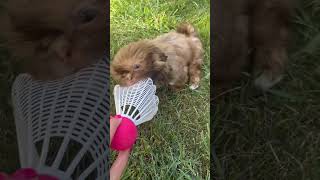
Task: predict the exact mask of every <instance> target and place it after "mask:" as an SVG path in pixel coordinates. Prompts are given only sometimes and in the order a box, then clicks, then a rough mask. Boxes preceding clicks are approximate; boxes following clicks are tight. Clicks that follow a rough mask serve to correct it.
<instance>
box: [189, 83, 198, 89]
mask: <svg viewBox="0 0 320 180" xmlns="http://www.w3.org/2000/svg"><path fill="white" fill-rule="evenodd" d="M198 88H199V84H191V85H190V86H189V89H191V90H196V89H198Z"/></svg>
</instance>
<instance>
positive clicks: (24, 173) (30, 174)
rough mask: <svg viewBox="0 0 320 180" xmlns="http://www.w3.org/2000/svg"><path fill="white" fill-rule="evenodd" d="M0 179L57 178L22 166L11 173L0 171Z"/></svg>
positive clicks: (50, 179) (42, 179)
mask: <svg viewBox="0 0 320 180" xmlns="http://www.w3.org/2000/svg"><path fill="white" fill-rule="evenodd" d="M0 180H59V179H58V178H56V177H53V176H49V175H43V174H38V173H37V172H36V171H35V170H34V169H32V168H22V169H18V170H17V171H16V172H14V173H13V174H11V175H7V174H6V173H2V172H1V173H0Z"/></svg>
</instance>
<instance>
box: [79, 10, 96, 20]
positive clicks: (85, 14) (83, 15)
mask: <svg viewBox="0 0 320 180" xmlns="http://www.w3.org/2000/svg"><path fill="white" fill-rule="evenodd" d="M97 15H98V11H97V9H94V8H90V9H88V8H85V9H81V10H80V11H79V18H80V22H81V23H83V24H85V23H89V22H91V21H93V20H94V19H95V18H96V17H97Z"/></svg>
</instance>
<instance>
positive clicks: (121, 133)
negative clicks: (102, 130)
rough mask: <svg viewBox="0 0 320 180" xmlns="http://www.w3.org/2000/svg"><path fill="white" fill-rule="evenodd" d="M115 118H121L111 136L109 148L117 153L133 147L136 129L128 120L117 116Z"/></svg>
mask: <svg viewBox="0 0 320 180" xmlns="http://www.w3.org/2000/svg"><path fill="white" fill-rule="evenodd" d="M115 118H121V119H122V121H121V123H120V125H119V126H118V128H117V130H116V132H115V134H114V136H113V139H112V142H111V146H110V147H111V148H112V149H114V150H117V151H123V150H126V149H129V148H131V147H132V146H133V144H134V143H135V141H136V139H137V136H138V130H137V127H136V125H135V124H134V123H133V122H132V121H131V120H130V119H128V118H126V117H122V116H120V115H117V116H115Z"/></svg>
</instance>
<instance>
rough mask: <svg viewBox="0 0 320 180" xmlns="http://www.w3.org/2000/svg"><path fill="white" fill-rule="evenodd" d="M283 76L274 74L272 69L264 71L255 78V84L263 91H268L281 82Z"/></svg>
mask: <svg viewBox="0 0 320 180" xmlns="http://www.w3.org/2000/svg"><path fill="white" fill-rule="evenodd" d="M282 77H283V76H282V75H278V76H272V73H271V72H270V71H264V72H263V73H261V74H260V75H259V76H257V77H256V78H255V80H254V85H255V87H256V88H258V89H260V90H262V91H267V90H268V89H270V88H272V87H273V86H274V85H276V84H277V83H279V82H280V81H281V79H282Z"/></svg>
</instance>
